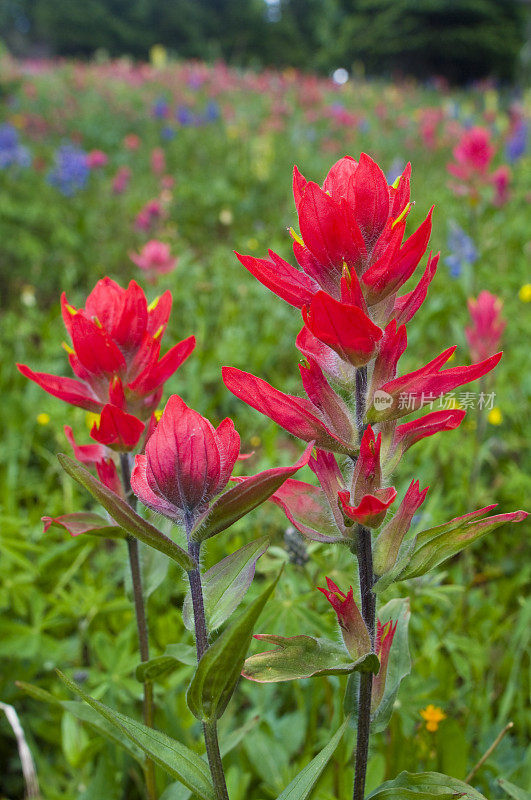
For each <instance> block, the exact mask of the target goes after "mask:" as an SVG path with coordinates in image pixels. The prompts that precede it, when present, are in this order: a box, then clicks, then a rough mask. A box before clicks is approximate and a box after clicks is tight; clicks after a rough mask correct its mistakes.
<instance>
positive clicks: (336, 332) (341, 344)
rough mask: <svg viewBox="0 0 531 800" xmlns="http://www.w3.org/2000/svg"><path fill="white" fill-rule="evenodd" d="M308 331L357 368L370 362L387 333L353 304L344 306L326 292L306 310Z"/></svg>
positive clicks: (315, 299)
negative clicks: (384, 333)
mask: <svg viewBox="0 0 531 800" xmlns="http://www.w3.org/2000/svg"><path fill="white" fill-rule="evenodd" d="M302 315H303V318H304V323H305V325H306V327H307V328H308V330H309V331H310V332H311V333H313V335H314V336H315V337H316V338H317V339H319V340H320V341H321V342H323V343H324V344H326V345H328V347H331V348H332V350H335V352H336V353H337V354H338V355H339V356H340V357H341V358H343V359H344V360H345V361H348V362H349V363H350V364H352V365H353V366H355V367H361V366H363V365H364V364H367V362H368V361H370V359H371V357H372V356H373V354H374V351H375V349H376V345H377V343H378V341H379V340H380V339H381V338H382V334H383V331H382V330H381V329H380V328H379V327H378V326H377V325H375V324H374V323H373V322H372V321H371V320H370V319H369V317H368V316H367V315H366V314H365V313H364V312H363V311H362V310H361V308H358V306H355V305H350V304H349V303H341V302H339V301H337V300H334V298H333V297H330V295H328V294H326V293H325V292H322V291H319V292H317V293H316V294H315V295H314V297H313V299H312V302H311V305H310V307H309V308H307V307H306V306H305V307H304V308H303V310H302Z"/></svg>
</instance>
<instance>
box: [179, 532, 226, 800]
mask: <svg viewBox="0 0 531 800" xmlns="http://www.w3.org/2000/svg"><path fill="white" fill-rule="evenodd" d="M186 527H187V529H189V528H190V527H191V522H189V521H188V520H187V525H186ZM188 533H189V530H187V535H188ZM200 548H201V544H200V542H192V541H190V539H189V537H188V552H189V554H190V556H191V557H192V558H193V559H194V561H195V562H196V563H197V565H198V566H197V567H196V568H195V569H192V570H190V572H189V573H188V580H189V582H190V594H191V596H192V608H193V611H194V629H195V646H196V650H197V663H199V661H200V660H201V658H202V656H203V655H204V654H205V652H206V651H207V650H208V631H207V626H206V617H205V604H204V601H203V587H202V585H201V572H200V570H199V554H200ZM203 734H204V737H205V746H206V752H207V757H208V765H209V767H210V774H211V775H212V783H213V784H214V793H215V795H216V800H229V793H228V791H227V783H226V781H225V772H224V770H223V763H222V761H221V753H220V751H219V742H218V730H217V724H216V722H215V721H214V722H204V723H203Z"/></svg>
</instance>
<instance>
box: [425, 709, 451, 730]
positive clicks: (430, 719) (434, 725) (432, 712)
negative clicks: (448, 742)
mask: <svg viewBox="0 0 531 800" xmlns="http://www.w3.org/2000/svg"><path fill="white" fill-rule="evenodd" d="M420 716H421V717H422V719H424V720H426V730H428V731H432V732H434V731H436V730H437V729H438V727H439V722H442V720H443V719H446V714H445V713H444V711H443V710H442V708H439V706H434V705H433V704H432V703H430V704H429V706H426V708H422V709H421V710H420Z"/></svg>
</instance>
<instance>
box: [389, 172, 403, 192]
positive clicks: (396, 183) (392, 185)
mask: <svg viewBox="0 0 531 800" xmlns="http://www.w3.org/2000/svg"><path fill="white" fill-rule="evenodd" d="M401 177H402V175H399V176H398V178H395V180H394V181H393V183H392V184H391V187H392V188H393V189H398V184H399V183H400V178H401Z"/></svg>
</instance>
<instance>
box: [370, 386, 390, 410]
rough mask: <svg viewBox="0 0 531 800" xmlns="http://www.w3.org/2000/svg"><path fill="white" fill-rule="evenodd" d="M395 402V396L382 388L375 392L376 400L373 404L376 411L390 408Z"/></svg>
mask: <svg viewBox="0 0 531 800" xmlns="http://www.w3.org/2000/svg"><path fill="white" fill-rule="evenodd" d="M392 404H393V398H392V397H391V395H390V394H388V393H387V392H384V391H382V389H378V390H377V391H376V392H375V393H374V400H373V405H374V408H375V409H376V411H385V409H386V408H389V406H391V405H392Z"/></svg>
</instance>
